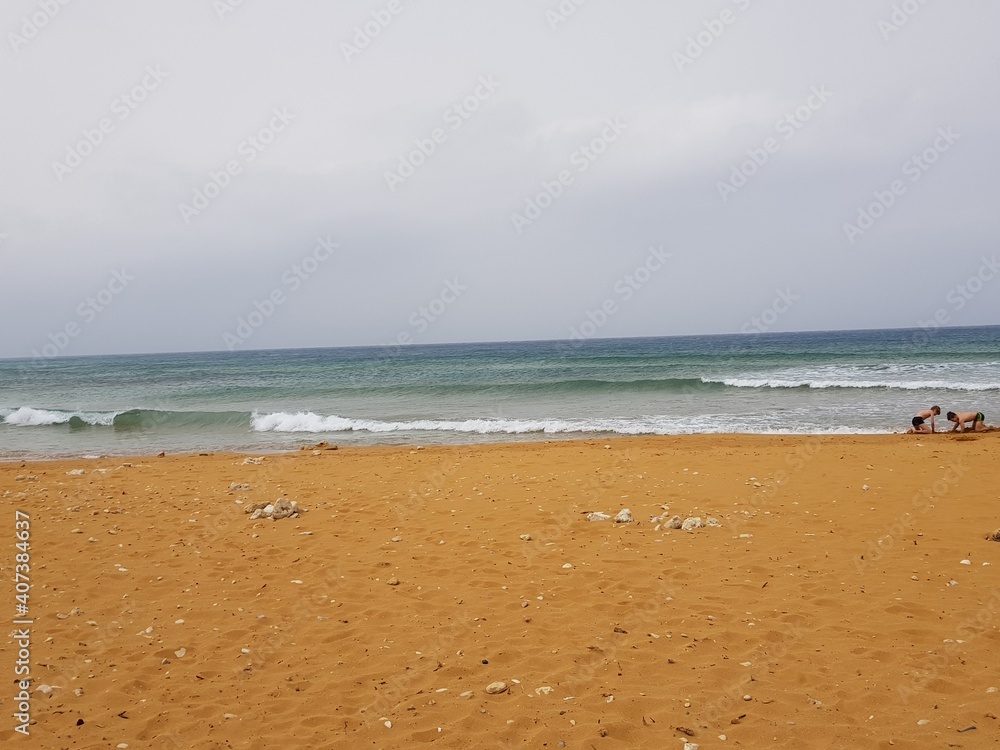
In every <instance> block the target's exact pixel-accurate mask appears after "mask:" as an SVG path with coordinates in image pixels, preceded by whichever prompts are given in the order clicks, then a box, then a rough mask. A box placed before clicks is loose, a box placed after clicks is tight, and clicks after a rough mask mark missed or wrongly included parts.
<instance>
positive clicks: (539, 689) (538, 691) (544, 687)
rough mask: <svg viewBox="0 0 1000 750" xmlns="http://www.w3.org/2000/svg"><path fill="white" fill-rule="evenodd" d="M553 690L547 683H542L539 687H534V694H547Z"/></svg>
mask: <svg viewBox="0 0 1000 750" xmlns="http://www.w3.org/2000/svg"><path fill="white" fill-rule="evenodd" d="M552 691H553V690H552V688H551V687H549V686H548V685H542V686H541V687H536V688H535V695H548V694H549V693H551V692H552Z"/></svg>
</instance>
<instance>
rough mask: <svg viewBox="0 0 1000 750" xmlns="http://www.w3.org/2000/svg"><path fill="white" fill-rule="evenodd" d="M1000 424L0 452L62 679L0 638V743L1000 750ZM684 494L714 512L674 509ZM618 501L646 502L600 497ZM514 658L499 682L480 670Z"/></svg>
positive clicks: (8, 591)
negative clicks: (116, 453) (287, 515)
mask: <svg viewBox="0 0 1000 750" xmlns="http://www.w3.org/2000/svg"><path fill="white" fill-rule="evenodd" d="M998 446H1000V440H998V436H996V435H980V436H921V437H913V436H871V437H867V436H864V437H858V436H846V437H827V438H809V437H802V438H791V437H786V438H780V437H747V436H721V437H720V436H693V437H667V438H637V439H619V440H613V441H607V442H606V441H586V442H554V443H544V444H543V443H527V444H513V445H511V444H506V445H492V446H485V447H483V446H460V447H427V448H424V449H421V450H416V449H412V448H369V449H341V450H337V451H332V450H324V451H319V452H318V453H315V454H314V453H313V452H312V451H308V450H307V451H301V452H299V453H296V454H292V455H278V456H267V457H265V458H264V460H263V462H262V463H260V464H252V463H247V464H244V463H243V460H244V456H234V455H209V456H176V457H175V456H168V457H165V458H154V457H143V458H136V459H127V460H123V459H120V458H117V459H115V458H105V459H101V460H90V461H87V460H74V461H58V462H43V463H32V464H21V463H12V464H0V498H2V505H3V516H2V517H3V518H4V519H6V520H5V521H4V524H5V528H4V530H3V533H2V535H0V536H2V539H3V540H4V541H3V542H2V544H0V570H2V574H3V578H4V584H3V587H2V592H3V598H4V601H3V609H2V610H0V611H2V612H3V615H4V617H5V618H8V622H10V621H12V620H13V619H14V604H15V599H14V584H13V566H14V555H15V552H16V550H15V549H14V544H15V542H16V539H15V538H14V515H15V510H21V511H25V512H27V513H29V515H30V519H31V544H32V546H31V571H30V575H31V578H32V583H33V589H32V590H31V595H30V596H31V598H30V616H31V617H33V618H34V624H33V625H32V626H31V638H32V645H31V649H32V657H31V658H32V677H33V678H34V684H33V687H32V690H35V689H36V688H37V687H38V686H39V685H42V684H46V685H51V686H55V688H54V690H53V691H52V692H51V694H50V695H48V696H46V695H45V694H44V693H43V692H41V691H36V692H33V693H32V699H31V714H32V723H31V725H30V737H23V736H21V735H20V734H18V733H16V732H15V731H14V725H15V723H16V722H15V720H14V719H13V718H12V716H11V714H12V713H13V711H14V710H15V709H14V705H15V704H14V696H15V695H16V691H17V686H16V684H15V675H14V665H15V660H16V658H17V647H16V645H15V643H14V641H13V639H11V638H10V637H6V636H5V637H4V638H0V674H2V675H3V676H4V683H3V684H5V685H7V688H6V689H5V691H4V694H3V701H4V707H5V709H4V711H3V712H2V715H3V718H2V719H0V722H2V725H0V746H2V747H3V748H18V747H25V748H27V747H31V748H45V749H48V748H53V749H55V748H102V749H104V748H115V747H116V746H119V744H120V743H125V744H127V745H128V747H129V748H132V749H137V748H220V749H221V748H260V749H261V750H263V749H264V748H289V749H290V748H412V747H417V746H420V745H423V744H431V743H436V746H439V747H442V748H493V747H498V748H499V747H518V748H557V747H566V748H586V749H589V748H593V749H594V750H612V749H619V748H676V750H683V748H684V744H683V743H684V741H687V742H691V743H697V744H699V745H700V747H701V748H702V750H708V749H710V748H765V747H766V748H842V747H843V748H846V747H852V748H853V747H856V748H890V747H892V748H896V749H897V750H903V749H904V748H911V749H912V750H926V748H937V747H940V748H946V747H959V748H982V747H997V746H998V745H1000V721H998V720H997V715H998V714H1000V692H997V691H996V690H995V688H996V687H1000V670H998V668H997V665H996V660H997V654H998V653H1000V633H998V627H997V626H998V623H1000V544H998V543H996V542H992V541H987V540H986V539H984V536H985V534H986V533H987V532H990V531H993V530H994V529H995V528H997V527H1000V505H998V495H1000V489H998V488H1000V469H998V468H997V447H998ZM73 469H83V470H85V472H86V473H85V474H83V475H69V474H67V472H68V471H70V470H73ZM97 469H106V470H107V471H106V472H105V473H99V472H98V471H97ZM19 477H20V478H19ZM32 477H34V478H32ZM779 480H780V481H779ZM231 483H246V484H248V485H249V489H248V490H245V491H244V490H231V489H230V485H231ZM758 485H759V486H758ZM865 485H867V486H868V487H869V489H867V490H865V489H864V486H865ZM282 496H284V497H288V498H290V499H293V500H297V501H298V502H299V504H300V505H301V506H302V507H303V508H304V509H306V512H305V513H303V514H302V515H301V516H300V517H298V518H292V519H286V520H281V521H270V520H258V521H253V522H251V521H250V520H249V517H248V516H247V515H246V514H244V513H243V507H244V506H243V505H240V504H237V502H236V501H237V500H238V499H242V500H244V501H245V503H250V502H257V501H273V500H274V499H276V498H278V497H282ZM663 505H667V506H669V512H667V515H668V516H670V515H673V514H675V513H676V514H678V515H680V516H681V517H682V518H685V517H688V516H701V517H702V518H706V517H707V516H715V517H716V518H718V519H719V520H720V521H721V523H722V526H721V528H702V529H698V530H696V531H690V532H686V531H680V530H668V529H666V528H660V529H659V530H657V529H656V524H655V523H651V522H650V517H651V516H652V515H654V514H657V515H658V514H662V513H664V510H663V509H662V507H661V506H663ZM623 507H628V508H630V509H631V510H632V512H633V513H634V515H635V519H636V522H635V523H631V524H615V523H613V522H611V521H603V522H589V521H587V520H586V517H585V513H587V512H589V511H604V512H606V513H609V514H612V515H614V514H615V513H617V512H618V511H619V510H620V509H621V508H623ZM526 534H527V535H530V537H531V538H530V540H527V541H526V540H523V539H522V538H521V535H526ZM963 560H968V561H970V563H971V564H961V561H963ZM986 563H991V564H990V565H987V564H986ZM570 566H571V567H570ZM391 579H395V584H396V585H392V583H393V581H392V580H391ZM952 581H954V582H956V583H954V584H952V583H951V582H952ZM182 649H183V651H182ZM495 681H504V682H506V684H507V685H508V687H509V689H508V690H507V692H505V693H502V694H498V695H488V694H486V692H485V689H486V687H487V685H489V684H490V683H492V682H495ZM990 688H994V690H993V691H992V692H991V691H990ZM470 692H471V695H470V694H469V693H470ZM77 693H79V694H77ZM463 694H465V695H463ZM744 696H746V697H747V699H744ZM921 721H923V722H924V723H923V724H921V723H919V722H921ZM387 722H391V727H390V726H387V725H386V723H387ZM968 727H976V728H975V729H971V730H968V731H965V732H962V731H960V730H963V729H966V728H968ZM720 735H725V736H726V739H725V740H723V739H721V738H720Z"/></svg>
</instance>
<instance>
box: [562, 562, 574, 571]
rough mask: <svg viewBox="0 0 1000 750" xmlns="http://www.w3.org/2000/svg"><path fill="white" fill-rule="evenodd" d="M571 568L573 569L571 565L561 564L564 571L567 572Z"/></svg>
mask: <svg viewBox="0 0 1000 750" xmlns="http://www.w3.org/2000/svg"><path fill="white" fill-rule="evenodd" d="M572 567H573V563H564V564H563V569H565V570H568V569H569V568H572Z"/></svg>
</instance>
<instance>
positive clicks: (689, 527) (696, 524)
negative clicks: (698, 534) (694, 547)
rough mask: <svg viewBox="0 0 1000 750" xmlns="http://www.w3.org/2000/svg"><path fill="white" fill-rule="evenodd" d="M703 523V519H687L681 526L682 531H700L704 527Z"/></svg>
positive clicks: (698, 517)
mask: <svg viewBox="0 0 1000 750" xmlns="http://www.w3.org/2000/svg"><path fill="white" fill-rule="evenodd" d="M704 525H705V524H703V523H702V522H701V517H700V516H696V517H694V518H685V519H684V523H682V524H681V530H682V531H694V530H695V529H700V528H702V527H703V526H704Z"/></svg>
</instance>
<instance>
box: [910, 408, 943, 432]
mask: <svg viewBox="0 0 1000 750" xmlns="http://www.w3.org/2000/svg"><path fill="white" fill-rule="evenodd" d="M939 414H941V407H940V406H932V407H931V408H930V409H927V410H925V411H922V412H918V413H917V415H916V416H915V417H913V420H912V422H911V424H912V425H913V426H912V427H910V429H908V430H907V432H908V433H909V434H911V435H912V434H914V433H924V434H925V433H931V432H937V428H936V427H935V425H934V417H936V416H938V415H939ZM928 419H929V420H930V421H931V426H930V427H928V426H927V420H928Z"/></svg>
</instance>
